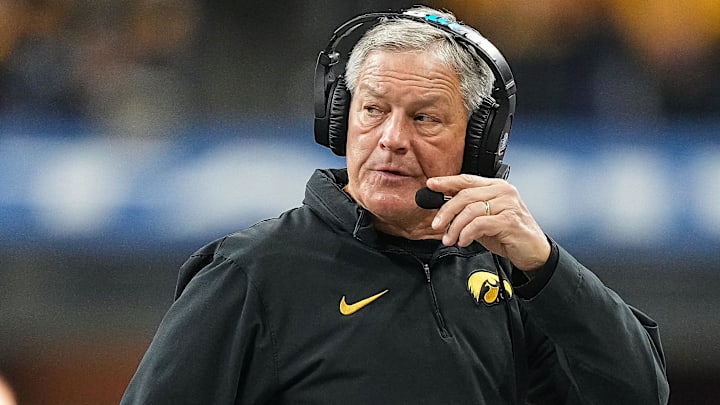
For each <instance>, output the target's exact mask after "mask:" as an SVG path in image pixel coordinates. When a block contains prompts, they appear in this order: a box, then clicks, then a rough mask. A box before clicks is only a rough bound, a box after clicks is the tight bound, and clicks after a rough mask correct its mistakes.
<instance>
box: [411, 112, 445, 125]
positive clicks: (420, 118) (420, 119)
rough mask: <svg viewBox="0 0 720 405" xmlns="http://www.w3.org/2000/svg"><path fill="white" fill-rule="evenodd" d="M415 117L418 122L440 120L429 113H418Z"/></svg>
mask: <svg viewBox="0 0 720 405" xmlns="http://www.w3.org/2000/svg"><path fill="white" fill-rule="evenodd" d="M414 119H415V121H418V122H428V123H432V122H439V120H438V119H437V118H435V117H433V116H431V115H427V114H418V115H416V116H415V118H414Z"/></svg>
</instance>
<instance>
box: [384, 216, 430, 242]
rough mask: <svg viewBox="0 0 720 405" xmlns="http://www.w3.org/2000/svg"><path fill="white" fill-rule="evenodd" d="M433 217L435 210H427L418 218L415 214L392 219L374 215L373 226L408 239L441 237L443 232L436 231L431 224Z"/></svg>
mask: <svg viewBox="0 0 720 405" xmlns="http://www.w3.org/2000/svg"><path fill="white" fill-rule="evenodd" d="M434 217H435V211H427V212H426V213H425V212H424V213H423V214H422V216H421V217H420V218H418V217H417V216H415V217H413V218H408V219H406V220H398V219H397V218H394V219H393V221H387V220H384V219H383V218H381V217H378V216H374V217H373V226H374V227H375V229H377V230H378V231H380V232H383V233H386V234H388V235H393V236H399V237H401V238H405V239H410V240H419V239H442V236H443V232H441V231H436V230H435V229H433V228H432V226H431V223H432V220H433V218H434Z"/></svg>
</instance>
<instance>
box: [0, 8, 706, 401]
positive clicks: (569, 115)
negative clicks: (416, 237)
mask: <svg viewBox="0 0 720 405" xmlns="http://www.w3.org/2000/svg"><path fill="white" fill-rule="evenodd" d="M413 3H415V2H406V1H393V0H387V1H381V0H364V1H357V2H339V1H329V0H318V1H295V0H286V1H283V2H267V1H260V0H248V1H244V2H236V1H229V0H206V1H200V0H125V1H121V0H117V1H112V0H64V1H63V0H58V1H52V0H4V1H0V373H1V374H3V375H5V376H6V377H7V379H8V380H9V381H10V382H11V384H12V385H13V387H14V388H15V391H16V393H17V396H18V399H19V402H20V404H22V405H30V404H113V403H117V402H118V401H119V399H120V396H121V395H122V392H123V390H124V388H125V386H126V384H127V383H128V381H129V379H130V377H131V376H132V374H133V372H134V370H135V367H136V366H137V363H138V362H139V360H140V357H141V356H142V354H143V352H144V350H145V349H146V347H147V345H148V343H149V341H150V339H151V338H152V335H153V333H154V331H155V328H156V327H157V325H158V323H159V321H160V319H161V317H162V315H163V314H164V312H165V311H166V309H167V308H168V306H169V305H170V303H171V299H172V294H173V288H174V282H175V275H176V270H177V268H178V267H179V265H180V264H181V263H182V262H183V261H184V260H185V258H186V257H187V256H188V255H189V254H191V253H192V252H193V251H194V250H195V249H196V248H198V247H200V246H201V245H202V244H204V243H206V242H208V241H210V240H211V239H214V238H216V237H219V236H221V235H224V234H226V233H228V232H232V231H234V230H236V229H239V228H241V227H244V226H247V225H248V224H251V223H253V222H255V221H257V220H259V219H261V218H264V217H267V216H274V215H276V214H278V213H279V212H281V211H282V210H284V209H286V208H290V207H292V206H295V205H297V204H299V202H300V201H301V199H302V194H303V188H304V183H305V180H306V179H307V178H308V177H309V176H310V174H311V173H312V171H313V169H314V168H316V167H329V166H341V165H343V162H342V160H340V159H338V158H335V157H333V156H332V155H331V153H330V152H329V151H326V150H324V149H323V148H321V147H320V146H318V145H315V144H314V142H313V138H312V104H311V98H312V80H313V74H312V73H313V67H314V63H315V58H316V56H317V52H318V51H319V50H320V49H321V48H322V47H324V46H325V45H326V41H327V39H328V38H329V36H330V34H331V32H332V30H333V29H334V28H335V27H337V26H338V25H339V24H341V23H342V22H344V21H345V20H347V19H348V18H350V17H352V16H354V15H356V14H359V13H362V12H366V11H376V10H387V9H398V8H403V7H407V6H409V5H412V4H413ZM426 4H429V5H432V6H436V7H441V8H448V9H450V10H452V11H454V12H455V14H456V15H458V17H459V18H460V19H461V20H464V21H465V22H467V23H469V24H471V25H473V26H475V27H477V28H479V29H480V31H481V32H483V33H484V34H485V35H486V36H488V38H490V40H491V41H492V42H494V43H495V44H496V45H497V46H498V47H499V48H500V49H501V50H502V51H503V53H504V54H505V56H506V57H507V59H508V60H509V62H510V64H511V66H512V67H513V70H514V73H515V76H516V80H517V83H518V99H519V101H518V105H519V106H518V114H517V116H516V124H515V128H514V132H513V134H512V136H511V140H510V147H509V150H508V155H507V159H506V160H507V161H508V162H509V163H510V164H511V165H512V167H513V171H512V173H511V177H510V179H511V181H512V182H514V183H515V184H517V185H518V186H519V187H520V189H521V191H523V194H524V196H525V198H526V200H527V202H528V205H529V206H530V208H531V209H532V210H533V211H534V213H535V215H536V217H537V218H538V220H539V221H540V223H541V224H542V225H543V226H544V227H545V229H546V230H547V231H548V232H549V233H550V234H552V235H553V236H554V237H555V239H557V240H558V241H559V242H560V243H561V244H562V245H563V246H565V247H566V248H568V250H570V251H571V252H573V253H574V254H575V255H576V256H577V257H578V258H579V259H580V260H581V261H583V262H584V263H585V264H587V265H588V266H589V267H590V268H591V269H593V270H594V271H595V272H596V273H597V274H598V275H599V276H600V277H601V278H603V279H604V280H605V281H606V283H607V284H608V285H609V286H611V287H612V288H613V289H615V290H617V291H618V292H620V293H621V295H622V296H623V297H624V298H625V299H626V300H627V301H628V302H629V303H630V304H632V305H635V306H638V307H640V308H642V309H644V310H645V311H646V312H648V313H649V314H650V315H651V316H653V317H654V318H655V319H656V320H658V321H659V322H660V324H661V331H662V333H663V339H664V345H665V349H666V354H667V358H668V363H669V369H668V373H669V377H670V380H671V388H672V401H671V402H672V403H673V404H711V403H717V398H718V397H720V384H719V383H720V378H719V377H718V376H720V344H718V342H717V341H718V338H719V337H720V334H719V333H718V332H720V322H719V321H718V319H719V318H718V316H717V308H718V306H719V305H720V275H719V274H720V273H719V271H720V264H719V262H718V259H720V249H719V248H720V180H719V179H720V140H719V138H718V132H720V131H719V130H720V80H718V77H720V3H718V2H717V0H690V1H683V2H679V1H674V0H654V1H652V2H649V1H648V2H646V1H633V0H544V1H533V0H515V1H495V0H486V1H482V0H477V1H462V0H447V1H428V2H427V3H426Z"/></svg>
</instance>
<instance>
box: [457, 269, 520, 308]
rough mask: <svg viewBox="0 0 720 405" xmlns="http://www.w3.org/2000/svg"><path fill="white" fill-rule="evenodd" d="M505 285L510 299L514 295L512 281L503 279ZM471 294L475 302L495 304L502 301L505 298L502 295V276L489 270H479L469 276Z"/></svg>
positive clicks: (468, 285) (468, 284)
mask: <svg viewBox="0 0 720 405" xmlns="http://www.w3.org/2000/svg"><path fill="white" fill-rule="evenodd" d="M503 287H505V292H506V293H507V296H508V299H509V298H510V297H512V294H513V291H512V287H511V286H510V283H508V282H507V281H506V280H503ZM467 288H468V291H469V292H470V295H472V296H473V298H475V302H477V303H480V302H482V303H484V304H486V305H493V304H497V303H498V302H500V300H501V299H502V298H503V297H502V296H501V295H500V278H499V277H498V276H497V274H495V273H491V272H489V271H487V270H479V271H476V272H474V273H472V274H471V275H470V277H468V283H467Z"/></svg>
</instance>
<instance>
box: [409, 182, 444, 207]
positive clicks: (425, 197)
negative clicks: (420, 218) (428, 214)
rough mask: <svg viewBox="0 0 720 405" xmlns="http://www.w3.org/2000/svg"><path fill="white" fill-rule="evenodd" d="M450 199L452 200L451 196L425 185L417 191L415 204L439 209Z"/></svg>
mask: <svg viewBox="0 0 720 405" xmlns="http://www.w3.org/2000/svg"><path fill="white" fill-rule="evenodd" d="M448 200H450V197H448V196H446V195H444V194H443V193H441V192H439V191H432V190H430V189H429V188H427V187H423V188H421V189H420V190H418V191H417V192H416V193H415V204H417V205H418V207H420V208H425V209H427V210H435V209H438V208H440V207H442V205H443V204H445V203H446V202H447V201H448Z"/></svg>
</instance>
